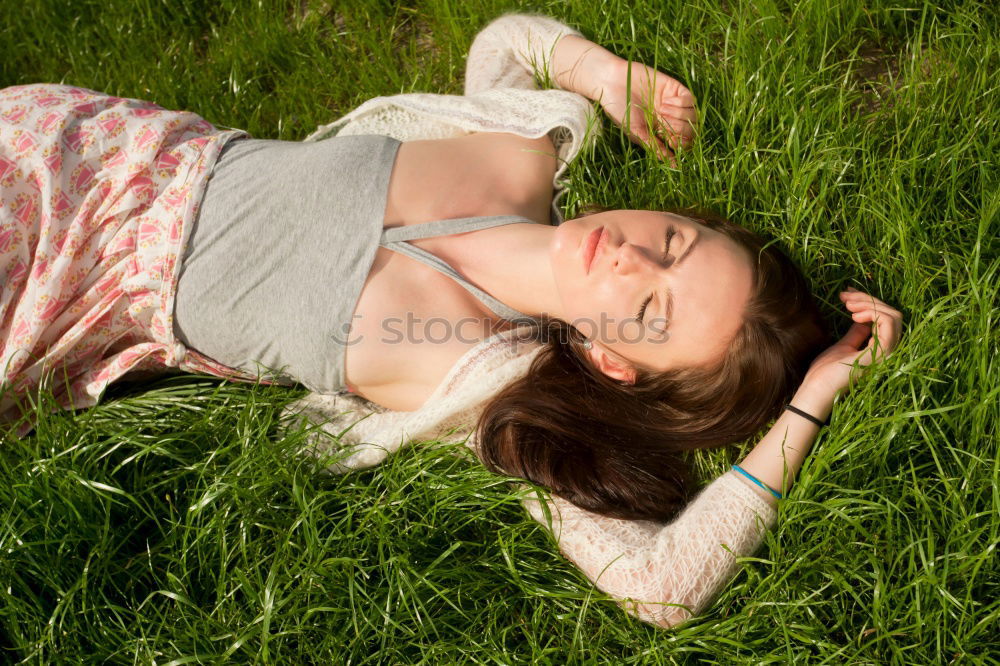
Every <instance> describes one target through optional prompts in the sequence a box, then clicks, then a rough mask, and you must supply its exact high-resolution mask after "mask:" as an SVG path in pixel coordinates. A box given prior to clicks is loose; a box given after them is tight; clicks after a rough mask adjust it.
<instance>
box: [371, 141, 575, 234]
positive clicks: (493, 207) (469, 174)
mask: <svg viewBox="0 0 1000 666" xmlns="http://www.w3.org/2000/svg"><path fill="white" fill-rule="evenodd" d="M556 166H557V160H556V155H555V148H554V147H553V145H552V141H551V140H550V139H549V138H548V136H543V137H539V138H536V139H527V138H524V137H520V136H517V135H515V134H504V133H475V134H468V135H465V136H461V137H456V138H451V139H432V140H427V141H408V142H406V143H404V144H402V145H401V146H400V148H399V153H398V155H397V157H396V164H395V166H394V168H393V172H392V178H391V180H390V183H389V192H388V194H389V196H388V201H387V205H386V216H385V225H386V226H397V225H401V224H413V223H417V222H424V221H427V220H434V219H446V218H454V217H474V216H480V215H505V214H520V215H524V216H526V217H529V218H531V219H534V220H535V221H537V222H542V223H547V222H548V208H549V205H550V204H551V202H552V178H553V176H554V175H555V171H556Z"/></svg>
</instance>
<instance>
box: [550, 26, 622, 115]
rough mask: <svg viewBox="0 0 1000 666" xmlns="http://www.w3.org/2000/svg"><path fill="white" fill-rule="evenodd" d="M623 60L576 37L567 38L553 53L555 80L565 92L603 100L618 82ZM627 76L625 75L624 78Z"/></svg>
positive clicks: (567, 36)
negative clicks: (607, 90)
mask: <svg viewBox="0 0 1000 666" xmlns="http://www.w3.org/2000/svg"><path fill="white" fill-rule="evenodd" d="M624 63H625V61H624V60H622V59H621V58H619V57H618V56H616V55H615V54H613V53H611V51H608V50H607V49H605V48H604V47H602V46H599V45H597V44H595V43H594V42H591V41H590V40H588V39H585V38H584V37H580V36H577V35H566V36H565V37H563V38H562V39H560V40H559V41H558V42H557V43H556V47H555V49H554V50H553V53H552V78H553V80H554V82H555V84H556V85H557V86H559V87H560V88H562V89H563V90H568V91H570V92H575V93H577V94H580V95H583V96H584V97H586V98H587V99H591V100H597V99H600V98H601V97H602V96H603V95H604V92H605V90H606V89H607V88H608V87H609V86H611V85H614V84H615V83H616V82H617V78H616V77H618V76H619V74H620V73H621V71H622V65H623V64H624ZM621 76H624V74H621Z"/></svg>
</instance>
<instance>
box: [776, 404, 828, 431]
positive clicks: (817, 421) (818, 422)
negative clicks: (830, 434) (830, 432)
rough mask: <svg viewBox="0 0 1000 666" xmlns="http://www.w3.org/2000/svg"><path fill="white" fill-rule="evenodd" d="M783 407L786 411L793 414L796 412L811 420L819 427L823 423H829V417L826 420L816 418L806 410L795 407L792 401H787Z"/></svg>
mask: <svg viewBox="0 0 1000 666" xmlns="http://www.w3.org/2000/svg"><path fill="white" fill-rule="evenodd" d="M785 409H787V410H788V411H790V412H792V413H793V414H798V415H799V416H801V417H802V418H804V419H806V420H807V421H812V422H813V423H815V424H816V425H818V426H819V427H820V428H822V427H823V426H825V425H829V423H830V419H827V420H826V421H820V420H819V419H818V418H816V417H815V416H813V415H812V414H809V413H807V412H803V411H802V410H801V409H799V408H798V407H796V406H795V405H793V404H792V403H788V404H787V405H785Z"/></svg>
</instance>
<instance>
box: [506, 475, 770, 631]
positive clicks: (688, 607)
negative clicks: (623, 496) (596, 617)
mask: <svg viewBox="0 0 1000 666" xmlns="http://www.w3.org/2000/svg"><path fill="white" fill-rule="evenodd" d="M524 505H525V508H526V509H527V510H528V513H530V514H531V516H532V517H533V518H534V519H535V520H537V521H538V522H540V523H542V524H543V525H545V526H548V524H549V521H548V519H547V518H546V517H545V514H544V508H543V506H542V501H541V500H539V499H538V498H537V497H532V498H530V499H526V500H524ZM546 505H547V506H548V508H549V510H550V513H551V515H552V528H551V529H552V531H553V536H554V537H555V538H556V540H557V541H558V543H559V549H560V550H561V551H562V552H563V554H564V555H566V557H567V558H569V559H570V560H571V561H572V562H573V563H575V564H576V565H577V566H578V567H579V568H580V570H581V571H583V573H584V574H585V575H586V576H587V578H589V579H590V580H592V581H594V583H595V584H596V586H597V587H598V588H599V589H601V590H603V591H604V592H606V593H608V594H610V595H611V596H613V597H615V598H616V599H617V600H618V602H619V605H620V606H622V607H623V608H624V609H625V610H626V612H628V613H630V614H632V615H635V616H636V617H638V618H639V619H640V620H643V621H645V622H650V623H653V624H656V625H659V626H662V627H672V626H674V625H677V624H679V623H681V622H683V621H685V620H687V619H688V618H689V617H691V615H694V614H697V613H699V612H701V611H702V610H703V609H704V608H705V607H706V606H707V605H708V604H709V603H710V602H711V601H712V599H713V598H714V597H715V595H716V593H717V592H718V591H719V589H720V588H721V587H722V586H723V585H724V584H725V583H727V582H728V581H729V580H730V578H731V577H732V576H733V575H734V574H735V572H736V567H737V564H736V558H737V557H743V556H746V555H749V554H750V553H752V552H753V551H754V550H756V548H757V547H758V546H759V545H760V542H761V540H762V539H763V536H764V530H765V529H766V528H768V527H770V526H771V525H772V524H773V523H774V521H775V519H776V517H777V512H776V511H775V509H774V507H773V506H771V504H770V502H769V501H768V500H766V499H764V498H763V497H761V496H760V495H759V494H758V493H757V492H756V491H754V490H752V489H751V488H750V487H749V486H748V485H747V484H745V483H743V482H742V481H741V480H740V479H739V478H738V477H736V476H735V474H734V473H732V472H729V473H727V474H724V475H723V476H721V477H719V478H718V479H716V480H715V481H713V482H712V483H711V484H709V485H708V487H706V488H705V489H704V490H703V491H702V492H701V494H700V495H698V497H696V498H695V499H694V500H693V501H692V502H691V503H690V504H688V506H687V508H685V509H684V511H683V512H681V514H680V515H679V516H678V517H677V518H676V519H675V520H674V521H673V522H671V523H668V524H666V525H663V524H659V523H654V522H649V521H629V520H618V519H614V518H608V517H606V516H599V515H596V514H593V513H590V512H588V511H584V510H583V509H580V508H578V507H576V506H574V505H573V504H571V503H569V502H567V501H566V500H563V499H561V498H558V497H552V499H551V501H549V502H546Z"/></svg>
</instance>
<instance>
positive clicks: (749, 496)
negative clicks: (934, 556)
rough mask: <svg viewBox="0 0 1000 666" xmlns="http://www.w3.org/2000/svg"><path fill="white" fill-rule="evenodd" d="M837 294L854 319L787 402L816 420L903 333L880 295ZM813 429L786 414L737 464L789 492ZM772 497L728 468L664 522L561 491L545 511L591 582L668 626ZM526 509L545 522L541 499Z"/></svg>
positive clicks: (728, 559) (757, 527)
mask: <svg viewBox="0 0 1000 666" xmlns="http://www.w3.org/2000/svg"><path fill="white" fill-rule="evenodd" d="M841 298H842V300H844V303H845V306H846V307H847V309H848V310H849V311H850V312H851V313H852V318H853V319H854V322H855V323H854V325H853V326H852V328H851V329H850V330H849V331H848V333H847V335H845V336H844V338H842V339H841V340H840V341H839V342H838V343H837V344H835V345H833V346H832V347H830V349H828V350H827V351H825V352H824V353H823V354H821V355H820V356H819V357H818V358H817V359H816V361H815V362H814V363H813V364H812V366H811V367H810V370H809V372H808V373H807V376H806V378H805V380H804V381H803V383H802V386H801V387H800V389H799V390H798V392H796V394H795V397H794V398H793V400H792V404H793V405H795V406H796V407H798V408H800V409H802V410H803V411H806V412H809V413H811V414H812V415H813V416H815V417H816V418H818V419H820V420H823V419H825V418H826V417H827V416H828V415H829V412H830V409H831V408H832V405H833V400H834V398H835V396H836V395H837V393H838V392H840V391H841V390H843V389H845V388H847V387H848V386H849V385H850V383H851V379H852V373H853V371H854V368H855V367H856V366H858V365H862V366H863V365H867V364H869V363H871V362H872V361H873V360H875V359H877V358H879V357H881V356H883V355H884V354H886V353H888V352H890V351H891V350H892V349H893V348H894V347H895V346H896V343H897V342H898V340H899V336H900V334H901V332H902V323H901V322H902V317H901V315H900V313H899V312H898V311H896V310H894V309H892V308H890V307H889V306H887V305H885V304H884V303H882V302H881V301H878V300H877V299H874V298H872V297H871V296H868V295H866V294H863V293H861V292H845V293H844V294H842V295H841ZM873 330H875V332H876V334H877V338H878V345H877V346H876V345H875V344H874V343H875V338H874V336H872V331H873ZM866 342H867V345H866ZM862 347H863V348H862ZM818 431H819V428H818V426H816V425H815V424H813V423H811V422H810V421H808V420H807V419H804V418H803V417H801V416H799V415H797V414H793V413H790V412H785V413H784V414H783V415H782V416H781V417H780V418H779V419H778V420H777V421H776V422H775V424H774V426H773V427H772V428H771V429H770V430H769V431H768V433H767V434H766V435H765V436H764V438H763V439H761V441H760V442H759V443H758V444H757V445H756V446H755V447H754V449H753V450H752V451H751V453H750V454H749V455H747V457H746V458H745V459H744V460H743V461H742V462H741V463H740V466H741V467H742V468H743V469H744V470H746V471H747V472H749V473H750V474H752V475H753V476H755V477H757V478H758V479H759V480H761V481H762V482H764V483H766V484H768V485H769V486H771V487H772V488H782V487H784V488H785V489H787V488H788V486H789V485H790V484H791V480H792V478H793V477H794V475H795V473H796V472H797V471H798V469H799V468H800V467H801V465H802V461H803V459H804V458H805V455H806V454H807V453H808V451H809V449H810V448H811V446H812V443H813V441H814V439H815V437H816V434H817V433H818ZM774 504H775V500H774V498H773V497H772V496H771V495H770V494H769V493H767V492H766V491H764V490H762V489H760V488H758V487H756V486H754V485H753V484H752V483H751V482H749V481H748V480H746V479H745V478H744V477H743V476H741V475H739V474H737V473H736V472H734V471H731V472H728V473H726V474H724V475H722V476H721V477H719V478H718V479H716V480H715V481H713V482H712V483H711V484H709V485H708V486H707V487H706V488H705V489H704V490H703V491H702V492H701V493H700V494H699V495H698V497H697V498H695V499H694V500H693V501H692V502H690V503H689V504H688V506H687V507H686V508H685V509H684V511H683V512H681V514H680V515H679V516H678V517H677V518H676V519H675V520H674V521H673V522H671V523H669V524H666V525H661V524H657V523H652V522H648V521H627V520H618V519H614V518H607V517H605V516H598V515H596V514H592V513H589V512H587V511H584V510H582V509H580V508H578V507H576V506H574V505H572V504H570V503H569V502H567V501H565V500H562V499H560V498H553V499H552V501H551V502H550V503H548V508H549V509H550V510H551V515H552V527H553V532H554V535H555V536H556V538H557V540H558V541H559V547H560V550H562V552H563V554H565V555H566V557H568V558H569V559H570V560H571V561H573V562H574V563H575V564H576V565H577V566H578V567H579V568H580V569H581V570H582V571H583V573H584V574H585V575H586V576H587V577H588V578H590V579H591V580H592V581H594V583H595V584H596V585H597V587H598V588H599V589H601V590H603V591H604V592H606V593H608V594H610V595H611V596H613V597H615V598H617V599H618V600H619V603H620V605H622V606H623V607H624V608H625V610H626V611H627V612H629V613H631V614H633V615H635V616H637V617H638V618H639V619H641V620H644V621H646V622H650V623H653V624H656V625H659V626H663V627H671V626H674V625H676V624H679V623H680V622H683V621H684V620H686V619H688V618H689V617H690V616H691V615H693V614H697V613H699V612H701V611H702V610H703V609H704V608H705V607H706V606H707V605H708V604H709V603H710V602H711V601H712V599H713V598H714V597H715V595H716V594H717V593H718V591H719V589H720V588H721V587H722V586H723V585H725V584H726V583H727V582H728V581H729V579H730V578H731V577H732V576H733V574H734V573H735V571H736V569H737V559H736V558H737V557H744V556H747V555H750V554H751V553H752V552H753V551H754V550H756V548H757V547H758V546H759V545H760V542H761V540H762V539H763V535H764V529H765V528H767V527H769V526H770V525H771V524H773V522H774V521H775V519H776V517H777V512H776V510H775V508H774ZM525 506H526V508H527V509H528V511H529V513H531V515H532V516H533V517H534V518H535V519H536V520H538V521H539V522H541V523H542V524H547V520H546V517H545V515H544V508H543V506H542V503H541V502H540V501H539V500H537V499H529V500H525Z"/></svg>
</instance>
